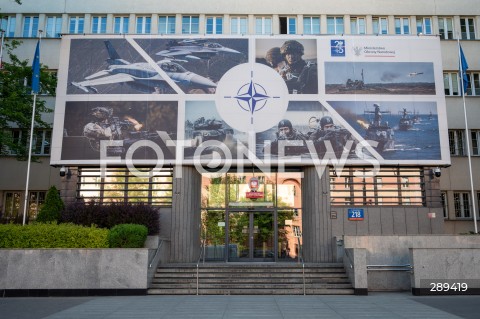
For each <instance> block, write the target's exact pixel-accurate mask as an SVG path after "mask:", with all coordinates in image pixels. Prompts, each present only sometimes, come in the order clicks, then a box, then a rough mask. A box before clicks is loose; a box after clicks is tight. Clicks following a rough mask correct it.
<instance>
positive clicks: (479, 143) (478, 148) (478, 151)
mask: <svg viewBox="0 0 480 319" xmlns="http://www.w3.org/2000/svg"><path fill="white" fill-rule="evenodd" d="M471 135H472V155H477V156H478V155H480V131H471Z"/></svg>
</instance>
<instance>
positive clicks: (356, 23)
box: [350, 17, 366, 34]
mask: <svg viewBox="0 0 480 319" xmlns="http://www.w3.org/2000/svg"><path fill="white" fill-rule="evenodd" d="M350 32H351V34H365V33H366V28H365V18H357V17H353V18H350Z"/></svg>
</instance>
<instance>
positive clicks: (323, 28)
mask: <svg viewBox="0 0 480 319" xmlns="http://www.w3.org/2000/svg"><path fill="white" fill-rule="evenodd" d="M320 34H328V32H327V15H326V14H322V15H320Z"/></svg>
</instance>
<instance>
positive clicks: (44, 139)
mask: <svg viewBox="0 0 480 319" xmlns="http://www.w3.org/2000/svg"><path fill="white" fill-rule="evenodd" d="M29 138H30V135H29V132H28V131H26V130H19V129H14V130H12V142H13V144H16V145H21V144H23V145H25V146H27V143H28V140H29ZM51 142H52V130H35V132H34V134H33V141H32V154H34V155H49V154H50V145H51ZM27 149H28V147H27ZM8 154H10V155H16V151H15V150H9V151H8Z"/></svg>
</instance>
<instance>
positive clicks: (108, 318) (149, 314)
mask: <svg viewBox="0 0 480 319" xmlns="http://www.w3.org/2000/svg"><path fill="white" fill-rule="evenodd" d="M479 304H480V296H421V297H417V296H412V295H411V294H410V293H371V294H370V295H369V296H132V297H51V298H0V318H1V319H40V318H48V319H97V318H105V319H124V318H125V319H126V318H128V319H130V318H132V319H137V318H138V319H140V318H149V319H150V318H161V319H167V318H168V319H170V318H192V319H194V318H195V319H202V318H204V319H215V318H238V319H245V318H293V319H301V318H329V319H330V318H332V319H337V318H382V319H390V318H419V319H420V318H421V319H427V318H468V319H473V318H479V316H480V315H479V312H480V308H478V305H479Z"/></svg>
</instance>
